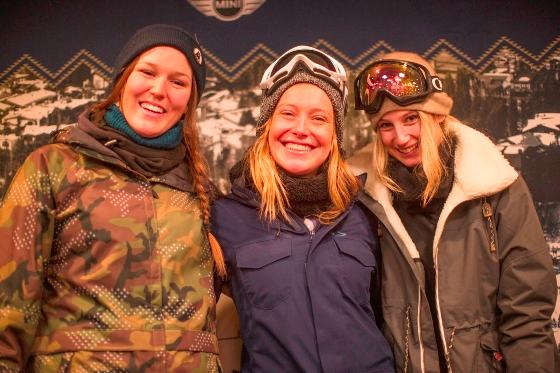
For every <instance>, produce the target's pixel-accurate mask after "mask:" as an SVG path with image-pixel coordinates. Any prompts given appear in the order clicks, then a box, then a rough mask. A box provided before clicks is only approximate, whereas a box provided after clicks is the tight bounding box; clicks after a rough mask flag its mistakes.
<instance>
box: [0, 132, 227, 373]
mask: <svg viewBox="0 0 560 373" xmlns="http://www.w3.org/2000/svg"><path fill="white" fill-rule="evenodd" d="M57 141H58V142H57V143H53V144H50V145H47V146H44V147H42V148H40V149H38V150H36V151H35V152H33V153H32V154H31V155H30V156H29V157H28V159H27V160H26V161H25V163H24V164H23V166H22V167H21V169H20V170H19V171H18V173H17V174H16V176H15V178H14V179H13V181H12V184H11V186H10V188H9V190H8V192H7V193H6V196H5V198H4V200H3V201H2V204H1V205H0V237H1V241H0V247H1V249H0V253H1V255H0V371H8V372H11V371H13V372H17V371H32V372H89V373H91V372H214V371H220V370H221V368H220V364H219V360H218V348H217V345H218V343H217V339H216V336H215V326H216V325H215V303H216V299H215V294H214V286H213V276H212V274H213V266H214V264H213V259H212V255H211V252H210V247H209V244H208V241H207V235H206V234H205V233H206V232H205V228H204V226H203V224H202V220H201V217H200V211H199V208H198V201H197V199H196V198H195V194H194V193H193V191H192V188H191V187H190V184H189V183H188V182H187V181H186V179H187V178H186V176H185V172H186V171H181V170H180V169H179V168H181V169H184V168H185V167H184V165H182V166H181V167H178V168H176V169H175V171H173V172H170V174H168V175H164V176H163V177H158V178H152V179H149V180H148V179H146V178H144V177H143V176H141V175H138V174H136V173H135V172H134V171H132V170H129V169H127V168H126V165H125V164H124V163H122V162H121V161H120V160H119V159H117V158H116V157H115V154H114V153H113V152H112V151H111V150H109V149H108V148H106V147H104V146H102V145H101V144H99V143H97V142H96V141H95V140H94V139H93V138H91V137H89V135H87V134H85V133H84V132H81V131H79V130H78V129H77V128H74V127H70V128H68V129H66V130H64V131H63V132H62V133H59V134H58V138H57Z"/></svg>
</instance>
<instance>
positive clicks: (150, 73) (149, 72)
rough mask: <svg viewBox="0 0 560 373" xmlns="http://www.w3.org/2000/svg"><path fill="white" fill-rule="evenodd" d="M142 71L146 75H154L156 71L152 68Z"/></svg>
mask: <svg viewBox="0 0 560 373" xmlns="http://www.w3.org/2000/svg"><path fill="white" fill-rule="evenodd" d="M140 72H141V73H142V74H144V75H146V76H154V75H155V74H154V72H153V71H152V70H147V69H142V70H140Z"/></svg>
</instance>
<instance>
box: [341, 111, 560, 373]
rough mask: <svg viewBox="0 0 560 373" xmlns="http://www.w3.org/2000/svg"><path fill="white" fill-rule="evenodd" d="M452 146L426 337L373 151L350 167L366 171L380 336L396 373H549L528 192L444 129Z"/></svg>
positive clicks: (543, 283)
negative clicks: (377, 260)
mask: <svg viewBox="0 0 560 373" xmlns="http://www.w3.org/2000/svg"><path fill="white" fill-rule="evenodd" d="M448 125H449V129H450V131H451V133H452V135H453V136H454V137H455V139H456V141H457V146H456V151H455V158H454V164H455V171H454V172H455V173H454V180H453V185H452V189H451V191H450V193H449V195H448V197H447V200H446V201H445V204H444V206H443V209H442V211H441V214H440V217H439V220H438V222H437V225H436V230H435V236H434V240H433V255H434V263H435V265H434V266H435V272H436V279H435V281H436V289H435V296H436V307H437V315H438V320H436V322H437V323H439V326H440V330H441V334H440V335H435V332H434V328H433V323H432V316H431V313H430V308H429V304H428V300H427V297H426V291H425V281H424V269H423V267H422V263H421V261H420V257H419V254H418V250H417V248H416V247H415V244H414V242H413V241H412V239H411V238H410V235H409V234H408V232H407V231H406V229H405V227H404V225H403V223H402V221H401V219H400V218H399V216H398V214H397V212H396V211H395V209H394V208H393V206H392V194H391V192H390V191H389V189H388V188H386V187H385V186H384V185H383V184H382V183H381V182H380V181H379V180H378V179H377V178H376V175H375V173H374V171H373V158H372V157H373V154H374V152H373V147H374V146H375V142H374V143H372V144H369V145H368V146H367V147H365V148H364V149H362V150H361V151H359V152H358V153H357V154H356V155H355V156H354V157H353V158H351V159H350V164H351V165H352V167H353V168H354V170H355V172H356V173H362V172H367V173H368V179H367V182H366V185H365V191H366V196H365V197H364V202H365V203H366V205H367V206H368V207H369V208H370V210H371V211H372V212H374V213H375V214H376V215H377V216H378V218H379V220H380V227H379V228H380V233H381V235H382V236H381V239H380V245H381V250H382V257H383V269H382V302H383V305H382V306H383V316H384V319H385V325H384V332H385V335H386V337H387V338H388V340H389V343H390V344H391V345H392V347H393V352H394V355H395V362H396V365H397V371H399V372H438V371H439V357H438V351H437V343H436V338H440V339H441V340H442V342H443V346H444V350H445V351H444V354H445V357H446V362H447V366H448V371H449V372H454V373H460V372H461V373H462V372H464V373H472V372H500V371H507V372H519V373H521V372H523V373H528V372H551V373H552V372H558V371H559V369H560V368H559V367H560V366H559V365H558V351H557V347H556V343H555V341H554V336H553V333H552V328H551V322H550V317H551V314H552V312H553V310H554V305H555V302H556V296H557V290H556V280H555V275H554V271H553V267H552V259H551V256H550V252H549V249H548V247H547V244H546V242H545V240H544V237H543V232H542V229H541V226H540V223H539V220H538V217H537V214H536V211H535V208H534V206H533V201H532V198H531V195H530V193H529V190H528V189H527V185H526V184H525V182H524V180H523V179H522V178H521V177H520V176H519V175H518V174H517V172H516V171H515V170H514V169H513V168H512V167H511V166H510V165H509V163H508V162H507V161H506V160H505V159H504V157H503V156H502V155H501V154H500V153H499V152H498V151H497V149H496V148H495V146H494V145H493V144H492V142H491V141H490V140H489V139H488V138H487V137H486V136H484V135H483V134H481V133H480V132H478V131H476V130H474V129H472V128H470V127H467V126H465V125H463V124H461V123H459V122H455V121H450V123H448Z"/></svg>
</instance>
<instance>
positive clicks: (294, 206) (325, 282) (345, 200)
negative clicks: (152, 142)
mask: <svg viewBox="0 0 560 373" xmlns="http://www.w3.org/2000/svg"><path fill="white" fill-rule="evenodd" d="M261 88H262V89H263V102H262V105H261V113H260V117H259V119H258V123H257V139H256V142H255V144H254V145H253V146H252V147H251V148H250V149H249V150H248V151H247V153H246V155H245V157H244V158H243V160H242V161H241V162H239V163H238V164H237V165H236V166H235V167H234V168H233V169H232V170H231V179H232V191H231V194H230V195H229V196H228V197H227V198H224V199H221V200H219V201H217V202H216V203H215V206H214V208H213V212H212V217H213V227H212V231H213V232H214V234H215V235H216V237H217V238H218V240H219V242H220V244H221V245H222V248H223V251H224V256H225V260H226V264H227V266H228V272H229V284H228V285H229V288H230V290H231V294H232V296H233V299H234V301H235V304H236V306H237V310H238V313H239V317H240V325H241V336H242V338H243V343H244V346H243V357H242V371H243V372H306V373H312V372H337V373H338V372H393V371H394V369H393V358H392V355H391V352H390V348H389V346H388V344H387V342H386V340H385V339H384V337H383V336H382V334H381V332H380V331H379V328H378V326H377V323H376V316H375V312H374V308H376V303H377V302H378V298H376V297H375V296H374V294H375V293H376V290H377V289H378V288H379V276H378V273H379V270H378V260H377V258H376V255H377V253H378V247H377V237H376V234H375V233H374V232H373V231H372V229H371V227H372V226H373V227H376V226H377V223H376V220H375V218H374V217H372V216H370V215H368V214H369V213H368V212H367V210H366V209H365V208H364V207H363V206H362V205H361V204H360V202H358V201H357V196H358V194H359V193H360V190H361V185H362V182H363V180H359V179H358V178H356V177H355V176H353V175H352V173H351V171H350V170H349V169H348V168H347V166H346V164H345V162H344V161H343V160H342V152H343V150H342V146H341V144H342V133H343V122H344V114H345V107H346V100H347V86H346V73H345V71H344V68H343V67H342V66H341V65H340V63H338V61H336V60H334V59H333V58H332V57H330V56H328V55H326V54H324V53H323V52H320V51H318V50H316V49H314V48H311V47H306V46H300V47H296V48H293V49H291V50H289V51H288V52H286V53H285V54H284V55H282V56H281V57H280V58H279V59H278V60H277V61H275V62H274V63H273V64H272V65H271V66H270V67H269V68H268V69H267V70H266V71H265V74H264V76H263V79H262V82H261Z"/></svg>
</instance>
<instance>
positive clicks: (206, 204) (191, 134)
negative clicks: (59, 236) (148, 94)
mask: <svg viewBox="0 0 560 373" xmlns="http://www.w3.org/2000/svg"><path fill="white" fill-rule="evenodd" d="M140 56H141V55H138V56H136V57H135V58H134V59H133V60H132V61H131V62H130V63H129V64H128V65H127V66H126V68H125V69H124V70H123V72H122V74H121V75H120V77H119V78H118V80H117V81H116V82H115V84H114V86H113V89H112V90H111V93H110V94H109V96H108V97H107V98H106V99H104V100H102V101H101V102H99V103H97V104H95V105H93V106H92V107H91V109H90V112H91V113H92V119H93V121H94V122H95V123H100V122H101V121H103V116H104V115H105V112H106V111H107V109H108V108H109V107H110V106H111V105H113V104H114V103H117V102H120V101H121V97H122V93H123V90H124V87H125V85H126V82H127V80H128V78H129V77H130V74H132V71H133V70H134V67H135V66H136V64H137V63H138V61H139V60H140ZM197 106H198V88H197V86H196V80H195V79H194V78H193V79H192V86H191V95H190V97H189V101H188V102H187V106H186V108H185V111H184V113H183V116H182V120H183V121H184V124H183V144H184V145H185V148H186V157H185V158H186V159H188V160H190V162H186V165H187V169H188V171H189V175H191V177H192V182H193V187H194V189H195V191H196V196H197V198H198V200H199V203H200V213H201V218H202V221H203V223H204V226H205V227H206V228H208V227H209V226H210V205H211V203H212V201H211V199H212V198H211V197H212V196H211V195H210V194H209V192H208V190H209V189H210V188H211V182H210V177H209V176H208V175H209V172H208V164H207V163H206V160H205V158H204V157H203V156H202V153H201V150H200V140H199V135H198V126H197V123H198V118H197V114H196V107H197ZM208 240H209V243H210V248H211V250H212V256H213V258H214V262H215V265H216V270H217V272H218V274H219V275H220V276H225V274H226V269H225V263H224V258H223V253H222V250H221V248H220V246H219V244H218V242H217V241H216V239H215V238H214V237H213V235H212V234H211V233H210V232H209V233H208Z"/></svg>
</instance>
